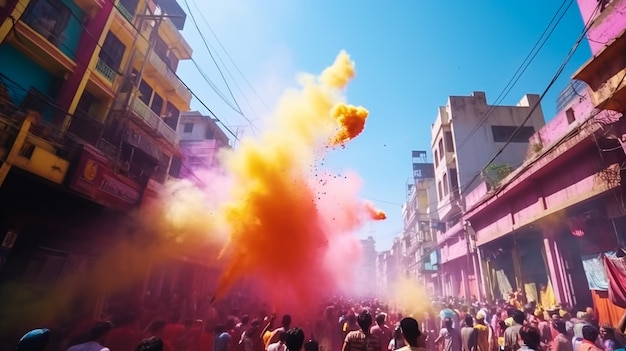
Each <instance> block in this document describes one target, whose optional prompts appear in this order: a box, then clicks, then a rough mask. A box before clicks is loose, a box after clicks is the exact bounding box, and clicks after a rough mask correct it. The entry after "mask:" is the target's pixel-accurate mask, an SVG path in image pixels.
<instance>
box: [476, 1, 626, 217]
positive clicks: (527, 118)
mask: <svg viewBox="0 0 626 351" xmlns="http://www.w3.org/2000/svg"><path fill="white" fill-rule="evenodd" d="M600 6H601V3H598V6H597V7H596V9H595V10H594V12H593V13H592V14H591V16H590V19H589V21H588V22H587V23H586V24H585V27H584V29H583V32H582V33H581V35H580V36H579V38H578V39H577V40H576V43H574V46H573V47H572V48H571V49H570V51H569V53H568V55H567V56H566V58H565V60H564V61H563V63H562V64H561V66H560V67H559V69H558V70H557V72H556V73H555V75H554V77H553V78H552V80H551V81H550V83H549V84H548V86H547V87H546V89H545V90H544V92H543V94H542V95H541V97H540V99H539V101H538V102H537V103H536V104H535V106H534V108H533V109H532V110H531V111H530V113H529V114H528V116H527V117H526V118H525V119H524V121H523V122H522V124H521V125H520V126H519V127H518V128H517V129H516V130H515V131H514V132H513V133H512V134H511V136H510V137H509V139H508V140H507V142H506V143H505V144H504V145H503V146H502V147H501V148H500V149H499V150H498V152H496V154H495V155H494V156H493V157H492V158H491V160H490V161H489V162H488V163H487V164H486V165H485V167H483V168H482V170H483V171H484V170H485V169H486V168H487V167H488V166H489V165H490V164H491V163H492V162H493V161H494V160H495V159H496V158H497V157H498V156H500V155H501V154H502V152H503V151H504V149H505V148H506V147H507V146H508V145H509V144H510V143H511V140H512V139H513V138H514V137H515V135H516V134H517V133H518V132H519V131H520V130H521V128H522V127H523V126H524V124H525V123H526V122H527V121H528V120H529V119H530V117H531V116H532V113H533V112H534V109H536V107H537V106H539V104H540V103H541V100H542V99H543V98H544V97H545V95H546V94H547V92H548V91H549V89H550V88H551V87H552V85H554V83H555V82H556V80H557V79H558V77H559V76H560V75H561V73H562V72H563V70H564V69H565V66H566V65H567V63H568V62H569V60H570V59H571V58H572V56H573V55H574V53H575V52H576V50H577V49H578V47H579V46H580V43H581V42H582V40H583V39H584V38H585V35H586V34H587V32H588V31H589V29H590V28H591V26H592V25H593V23H594V22H595V19H592V18H594V15H595V13H596V12H597V11H598V10H599V9H600ZM623 81H624V80H622V82H620V84H619V85H618V86H617V87H616V88H615V90H614V91H613V93H612V94H611V96H613V95H615V92H617V90H618V89H619V86H620V85H621V84H622V83H623ZM600 112H601V111H598V112H596V113H595V114H591V115H590V116H589V117H588V118H587V119H586V121H585V123H586V122H588V121H589V120H591V119H592V118H593V117H594V116H596V115H597V114H599V113H600ZM582 126H583V124H581V125H580V126H579V127H578V129H580V128H581V127H582ZM576 130H577V129H575V130H573V131H572V132H570V133H567V134H566V135H565V136H563V137H562V138H561V139H560V140H559V142H557V143H555V144H554V145H553V146H552V147H551V148H550V149H548V150H546V151H545V152H543V153H542V155H541V156H540V157H538V158H537V159H535V160H533V161H532V162H530V163H529V164H528V165H526V166H524V168H523V170H522V171H519V172H518V173H517V175H516V177H514V178H513V179H511V180H509V182H508V183H507V184H510V182H512V181H513V180H515V179H517V178H518V177H519V176H520V174H521V173H523V171H525V170H526V169H528V168H529V167H530V166H532V165H533V164H535V163H536V162H537V161H538V160H540V159H541V158H542V157H543V156H544V155H546V154H547V153H548V151H551V150H553V149H554V148H555V147H557V146H559V145H560V143H562V142H564V141H565V140H566V138H567V137H569V136H570V135H572V133H573V132H574V131H576ZM481 172H482V171H481ZM481 172H479V173H478V175H480V173H481ZM476 179H477V177H474V178H473V180H472V181H471V182H470V183H469V185H470V186H471V183H473V182H474V181H476ZM505 186H506V184H505V185H502V186H501V187H500V188H499V189H498V190H497V191H496V192H495V193H494V194H492V195H490V196H489V197H487V198H486V199H483V200H481V201H480V202H479V203H477V204H475V205H474V206H473V207H476V206H479V205H481V204H483V203H485V202H486V201H488V199H490V198H492V197H493V196H496V195H498V194H499V193H500V192H502V191H503V190H504V188H505Z"/></svg>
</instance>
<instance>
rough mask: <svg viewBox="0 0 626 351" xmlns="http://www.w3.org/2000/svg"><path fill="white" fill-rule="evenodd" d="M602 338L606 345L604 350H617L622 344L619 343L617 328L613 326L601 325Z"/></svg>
mask: <svg viewBox="0 0 626 351" xmlns="http://www.w3.org/2000/svg"><path fill="white" fill-rule="evenodd" d="M600 339H601V341H602V345H603V346H604V351H615V350H616V349H618V348H619V347H620V346H621V345H618V342H617V339H616V337H615V329H613V328H612V327H611V326H608V325H604V326H602V327H600Z"/></svg>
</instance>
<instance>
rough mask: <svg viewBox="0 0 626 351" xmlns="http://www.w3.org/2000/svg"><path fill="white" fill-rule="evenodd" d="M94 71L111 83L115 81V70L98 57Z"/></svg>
mask: <svg viewBox="0 0 626 351" xmlns="http://www.w3.org/2000/svg"><path fill="white" fill-rule="evenodd" d="M96 72H98V73H100V74H101V75H102V76H103V77H104V78H105V79H106V80H107V81H109V82H110V83H111V84H113V83H114V82H115V78H116V77H117V72H116V71H115V70H114V69H113V68H111V67H109V65H107V64H106V63H105V62H104V61H102V59H100V58H99V59H98V63H96Z"/></svg>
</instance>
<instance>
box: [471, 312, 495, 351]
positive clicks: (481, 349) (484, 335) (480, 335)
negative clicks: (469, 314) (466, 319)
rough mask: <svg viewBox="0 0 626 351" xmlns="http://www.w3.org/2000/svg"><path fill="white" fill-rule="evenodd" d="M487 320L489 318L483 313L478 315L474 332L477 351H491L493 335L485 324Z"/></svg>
mask: <svg viewBox="0 0 626 351" xmlns="http://www.w3.org/2000/svg"><path fill="white" fill-rule="evenodd" d="M486 318H487V316H486V315H485V314H484V313H483V312H482V311H481V312H478V314H476V324H475V325H474V330H476V350H478V351H491V346H490V345H491V342H492V339H493V333H492V332H491V328H489V326H488V325H487V323H486V322H485V319H486Z"/></svg>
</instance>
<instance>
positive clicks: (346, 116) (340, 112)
mask: <svg viewBox="0 0 626 351" xmlns="http://www.w3.org/2000/svg"><path fill="white" fill-rule="evenodd" d="M331 114H332V116H333V117H334V118H335V119H336V120H337V123H339V126H340V129H339V132H338V133H337V135H335V138H334V139H333V140H332V144H334V145H341V144H344V143H346V142H348V141H350V140H352V139H354V138H356V137H357V136H358V135H359V134H361V132H362V131H363V129H365V120H366V119H367V116H368V114H369V112H368V111H367V110H366V109H364V108H363V107H356V106H352V105H344V104H340V105H337V106H335V107H334V108H333V110H332V112H331Z"/></svg>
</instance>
